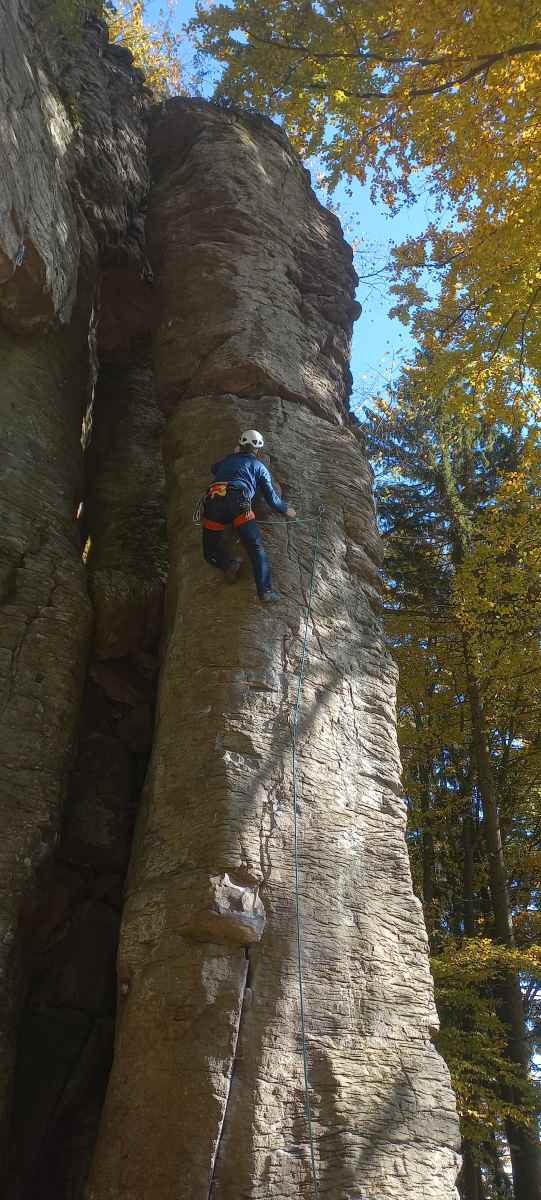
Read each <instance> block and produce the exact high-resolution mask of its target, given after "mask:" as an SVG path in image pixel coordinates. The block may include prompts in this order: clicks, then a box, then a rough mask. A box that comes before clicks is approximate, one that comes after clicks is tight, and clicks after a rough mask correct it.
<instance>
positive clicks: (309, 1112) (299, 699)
mask: <svg viewBox="0 0 541 1200" xmlns="http://www.w3.org/2000/svg"><path fill="white" fill-rule="evenodd" d="M323 512H324V506H323V505H322V504H321V505H320V507H319V511H318V516H317V523H316V530H315V535H314V557H313V560H312V573H311V575H310V587H309V589H308V599H307V601H306V609H305V620H304V640H303V646H302V653H301V661H300V667H299V680H298V684H297V696H296V699H295V707H294V710H293V719H292V722H291V761H292V774H293V862H294V875H295V917H296V926H297V965H298V969H299V1002H300V1017H301V1041H302V1058H303V1066H304V1104H305V1109H306V1124H307V1126H308V1139H309V1143H310V1164H311V1168H312V1183H313V1185H314V1200H318V1197H319V1186H318V1181H317V1171H316V1155H315V1146H314V1131H313V1122H312V1106H311V1103H310V1083H309V1079H308V1049H307V1045H306V1022H305V1007H304V984H303V976H302V960H303V945H302V931H301V906H300V896H299V804H298V799H299V786H298V773H297V758H298V754H297V736H298V729H299V716H300V710H301V702H302V692H303V684H304V665H305V662H306V651H307V648H308V635H309V631H310V618H311V616H312V597H313V594H314V584H315V579H316V571H317V565H318V562H319V545H320V531H321V518H322V516H323Z"/></svg>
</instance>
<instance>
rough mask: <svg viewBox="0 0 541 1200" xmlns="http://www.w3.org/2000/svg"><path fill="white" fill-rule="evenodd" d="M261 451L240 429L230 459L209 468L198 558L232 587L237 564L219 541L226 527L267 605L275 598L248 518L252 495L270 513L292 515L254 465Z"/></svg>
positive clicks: (254, 436)
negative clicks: (262, 501) (235, 538)
mask: <svg viewBox="0 0 541 1200" xmlns="http://www.w3.org/2000/svg"><path fill="white" fill-rule="evenodd" d="M264 445H265V443H264V441H263V438H262V436H261V434H260V433H258V432H257V429H246V430H245V431H244V433H241V435H240V438H239V444H238V446H237V447H236V448H235V450H234V452H233V454H228V455H227V457H226V458H222V459H221V460H220V462H217V463H214V466H213V467H212V468H211V470H212V474H213V475H214V479H215V482H214V483H213V484H211V486H210V488H209V490H208V492H207V493H206V495H205V499H204V505H203V522H202V524H203V554H204V556H205V558H206V560H207V562H208V563H212V566H213V567H218V568H219V569H220V570H221V571H223V572H224V575H225V578H226V580H227V582H228V583H235V581H236V579H237V577H238V574H239V571H240V569H241V567H242V560H241V559H240V558H231V557H230V556H229V554H228V552H227V549H226V547H225V546H224V541H223V533H224V529H225V527H226V525H232V526H233V528H234V529H236V530H237V532H238V535H239V537H240V540H241V542H242V544H243V546H244V548H245V550H246V552H247V554H248V557H249V559H250V562H251V564H252V570H253V573H254V579H255V584H256V588H257V594H258V596H259V599H260V600H262V601H263V603H264V604H272V603H273V602H275V601H277V600H279V599H280V594H279V592H274V591H273V589H272V580H271V572H270V564H269V560H268V558H267V555H266V553H265V550H264V549H263V543H262V541H261V532H260V530H259V529H258V527H257V523H256V519H255V514H254V513H253V512H252V501H253V499H254V496H255V494H256V491H257V489H258V488H260V489H261V491H262V493H263V495H264V497H265V500H266V501H267V504H269V505H270V507H271V508H273V509H274V511H275V512H279V513H283V514H284V515H285V516H286V517H289V518H292V517H296V515H297V513H296V511H295V509H294V508H292V507H291V505H290V504H286V502H285V500H282V499H281V498H280V496H279V495H278V493H277V492H276V491H275V489H274V486H273V482H272V478H271V473H270V471H269V469H268V467H266V466H265V464H264V463H262V462H261V461H260V459H259V455H260V453H261V451H262V449H263V446H264Z"/></svg>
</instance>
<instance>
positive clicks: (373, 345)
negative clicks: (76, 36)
mask: <svg viewBox="0 0 541 1200" xmlns="http://www.w3.org/2000/svg"><path fill="white" fill-rule="evenodd" d="M164 7H166V3H165V0H148V2H147V4H146V10H145V11H146V15H147V18H148V19H149V21H153V20H156V19H157V18H158V16H159V14H160V11H161V10H163V8H164ZM194 9H195V5H194V3H193V0H177V3H176V4H175V16H174V18H173V20H172V28H173V29H175V30H180V29H181V27H182V25H183V24H184V23H185V22H186V21H188V20H189V19H190V17H191V16H193V13H194ZM181 57H182V60H183V62H184V65H185V77H186V78H189V76H190V75H191V74H192V71H193V61H192V53H191V49H190V47H189V45H188V44H187V43H185V45H184V48H183V51H182V55H181ZM204 94H206V95H208V94H209V92H208V91H207V89H204ZM308 165H309V164H308ZM314 174H315V173H314V172H312V181H313V183H314V187H315V190H316V191H318V188H317V185H316V182H315V178H314ZM351 191H352V194H351V195H348V194H347V193H346V187H345V185H341V186H340V187H339V188H338V189H337V190H336V192H335V193H334V195H333V198H332V200H333V206H334V207H335V209H336V207H337V206H338V216H339V217H340V220H341V221H342V225H343V227H344V233H345V236H346V238H347V239H348V241H349V242H351V243H352V244H353V245H354V246H355V247H356V253H355V267H356V270H357V274H358V275H359V276H362V275H363V274H366V273H368V272H372V271H374V270H375V269H379V268H380V267H382V266H384V264H385V262H386V260H387V258H388V255H389V251H390V248H391V245H392V244H393V243H397V242H401V241H403V240H404V238H406V237H410V236H414V235H416V234H418V233H420V232H421V231H422V230H423V229H424V228H425V227H426V225H427V223H428V221H429V220H430V219H433V218H434V211H433V208H432V207H431V204H430V198H429V197H428V196H426V197H423V196H421V197H420V199H419V200H418V202H417V203H416V204H415V205H413V206H411V207H408V208H404V209H403V210H402V211H401V212H399V213H398V214H397V215H395V216H391V215H390V214H389V211H388V209H387V208H386V207H385V205H384V204H383V203H382V204H381V205H375V204H373V202H372V200H371V198H370V189H369V185H366V186H364V187H361V186H360V185H359V184H358V183H356V182H355V181H354V182H353V184H352V186H351ZM318 194H319V197H320V199H321V200H322V201H323V203H325V199H326V197H325V196H324V195H323V194H322V193H321V192H318ZM357 247H358V248H357ZM358 299H359V300H360V302H361V304H362V306H363V313H362V316H361V317H360V318H359V320H358V321H357V323H356V325H355V329H354V335H353V346H352V359H351V370H352V374H353V404H354V407H357V405H364V404H365V403H366V402H369V399H370V396H371V395H373V394H374V393H375V392H376V391H377V390H378V389H379V388H381V387H384V386H385V383H386V382H388V381H389V380H390V379H391V378H393V377H396V375H397V373H398V370H399V366H400V363H401V361H402V360H403V358H404V356H405V355H407V354H408V351H409V350H411V346H412V341H411V338H410V336H409V333H408V330H407V329H406V328H405V327H404V326H403V325H402V324H401V323H400V322H399V321H397V320H390V319H389V317H388V315H387V313H388V310H389V308H390V307H391V305H392V302H393V298H392V297H391V296H389V294H388V293H387V292H386V290H385V287H384V285H383V284H382V282H381V281H380V279H379V278H378V277H376V278H373V279H371V280H367V281H366V282H364V283H363V281H362V280H361V283H360V285H359V290H358Z"/></svg>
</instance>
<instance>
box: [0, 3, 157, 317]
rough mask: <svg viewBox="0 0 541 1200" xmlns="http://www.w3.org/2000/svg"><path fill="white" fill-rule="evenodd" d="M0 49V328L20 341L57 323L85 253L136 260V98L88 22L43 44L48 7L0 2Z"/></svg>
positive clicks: (141, 182) (139, 149)
mask: <svg viewBox="0 0 541 1200" xmlns="http://www.w3.org/2000/svg"><path fill="white" fill-rule="evenodd" d="M0 46H2V47H6V48H7V47H9V53H7V52H6V53H5V54H4V55H3V57H2V70H1V71H0V111H1V112H2V113H3V114H5V119H4V120H3V121H2V125H1V127H0V153H1V157H2V172H1V174H0V279H1V280H2V287H1V288H0V320H3V321H4V322H5V323H6V324H9V325H10V326H11V327H12V328H13V329H15V330H17V331H21V330H22V331H25V332H29V331H32V330H35V329H37V328H43V327H46V326H47V325H48V324H50V322H51V320H52V319H53V318H54V317H55V316H58V317H59V318H60V319H61V320H62V321H67V320H69V318H70V316H71V313H72V310H73V306H74V304H75V299H76V295H77V286H78V275H79V268H80V261H81V256H82V255H84V254H85V253H86V254H87V255H90V256H92V255H93V254H95V252H96V249H97V245H99V246H100V248H102V249H103V248H104V247H107V248H108V249H109V250H112V249H114V248H116V247H118V246H119V244H122V247H123V250H124V252H125V251H126V249H128V248H129V252H130V254H131V256H132V258H134V259H138V260H139V261H141V260H142V249H141V242H142V238H141V218H140V208H141V203H142V201H143V199H144V196H145V194H146V191H147V187H148V172H147V161H146V149H145V140H144V137H142V136H141V133H142V128H141V122H142V117H143V114H144V111H145V108H146V100H145V97H144V94H143V85H142V83H141V81H140V79H138V78H137V76H136V74H135V73H134V72H133V71H132V70H131V68H130V67H129V65H126V64H124V63H123V62H122V61H119V59H118V58H117V57H113V56H112V55H111V54H110V52H109V50H108V46H107V37H106V34H105V32H104V29H103V28H102V27H101V25H100V23H99V22H95V23H94V24H92V25H89V26H87V28H86V29H85V31H84V34H83V35H82V37H81V39H79V40H74V39H73V38H71V39H67V38H65V37H62V36H54V30H53V28H52V26H51V15H50V4H49V2H48V0H6V3H3V4H2V5H1V6H0ZM19 252H20V254H21V255H22V256H23V257H22V262H21V263H20V265H17V261H18V260H17V255H18V253H19Z"/></svg>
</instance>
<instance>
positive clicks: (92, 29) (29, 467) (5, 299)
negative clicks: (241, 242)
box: [0, 0, 148, 1174]
mask: <svg viewBox="0 0 541 1200" xmlns="http://www.w3.org/2000/svg"><path fill="white" fill-rule="evenodd" d="M49 16H50V5H48V4H45V3H44V2H42V0H35V2H34V0H8V2H7V3H5V4H2V5H1V6H0V45H1V46H2V48H3V53H2V70H1V72H0V105H1V111H2V124H1V131H2V133H1V136H2V144H1V147H0V153H1V159H2V172H1V176H0V378H1V386H0V430H1V434H0V436H1V446H0V454H1V467H2V469H1V473H0V507H1V512H2V521H1V523H0V605H1V609H2V612H1V618H2V620H1V643H0V694H1V704H0V722H1V729H0V786H1V795H0V821H1V825H2V830H3V834H2V841H1V848H0V866H1V873H0V1080H1V1084H0V1089H1V1094H0V1128H1V1127H2V1124H3V1123H4V1124H5V1119H6V1110H7V1109H9V1101H10V1096H11V1078H12V1067H13V1058H14V1042H15V1022H16V1014H17V1009H18V1007H19V1005H20V1004H21V1003H22V1002H23V1000H24V996H25V988H26V980H27V976H28V962H27V961H26V949H27V941H28V937H30V941H32V939H33V932H32V931H33V928H34V924H35V917H36V911H35V910H36V908H37V910H38V911H39V910H40V909H41V906H42V903H43V895H44V894H46V893H47V890H48V887H49V871H50V865H51V860H52V852H53V850H54V847H55V845H56V843H57V841H58V838H59V834H60V827H61V817H62V811H63V807H64V801H65V798H66V796H67V791H68V775H69V769H70V767H71V766H72V764H73V758H74V753H75V749H76V742H77V729H78V721H79V703H80V697H81V692H82V687H83V682H84V671H85V666H86V661H87V656H88V650H89V636H90V629H91V605H90V603H89V599H88V595H87V587H86V581H85V570H84V566H83V563H82V561H81V550H82V546H81V534H80V523H79V522H77V521H76V516H77V512H78V509H79V505H80V502H81V500H82V499H83V494H84V482H83V474H84V473H83V454H82V436H81V435H82V426H83V420H84V419H85V424H87V418H88V411H89V406H90V401H91V396H92V388H93V383H94V378H95V356H94V343H95V337H94V325H95V311H96V283H97V275H98V269H99V260H100V259H101V260H102V261H103V258H104V257H106V258H107V260H108V261H112V260H113V258H114V257H115V256H119V255H120V256H121V257H122V259H123V260H124V261H129V262H130V263H131V264H132V265H133V267H134V269H136V270H138V271H139V272H141V271H144V269H145V261H144V258H143V254H142V248H141V239H142V218H141V205H142V203H143V200H144V197H145V195H146V190H147V186H148V172H147V158H146V138H145V135H146V129H145V111H146V107H147V103H148V101H147V99H146V97H145V93H144V89H143V85H142V82H141V80H140V79H139V78H137V77H136V75H135V74H134V72H133V71H132V69H131V67H130V64H129V61H127V60H126V58H125V52H121V55H120V57H119V54H118V53H117V51H115V49H114V48H113V47H109V46H108V42H107V36H106V32H105V29H104V27H103V26H102V24H101V23H100V22H97V21H90V22H89V23H88V24H87V25H86V26H85V29H84V31H82V33H81V36H80V37H79V38H77V39H76V40H70V39H68V38H67V37H65V36H64V35H62V34H59V33H55V32H54V30H53V29H52V27H51V25H50V22H49V20H48V17H49ZM122 54H124V57H122ZM128 57H129V56H128ZM38 893H39V894H38ZM53 924H54V922H53ZM53 940H54V939H53ZM30 957H32V956H30ZM109 986H110V985H109ZM68 991H69V989H68ZM38 992H39V989H38ZM63 1036H64V1037H65V1038H68V1031H67V1027H65V1028H64V1035H63ZM59 1040H60V1042H62V1037H60V1039H59ZM44 1086H45V1091H47V1087H48V1084H45V1085H44ZM36 1088H37V1090H38V1092H39V1083H38V1080H37V1079H36ZM35 1099H36V1103H37V1102H38V1100H39V1097H36V1098H35ZM38 1106H39V1104H38ZM0 1162H1V1164H2V1165H1V1169H0V1174H1V1173H2V1172H3V1171H4V1169H5V1166H6V1162H7V1155H6V1154H4V1153H3V1150H0Z"/></svg>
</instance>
